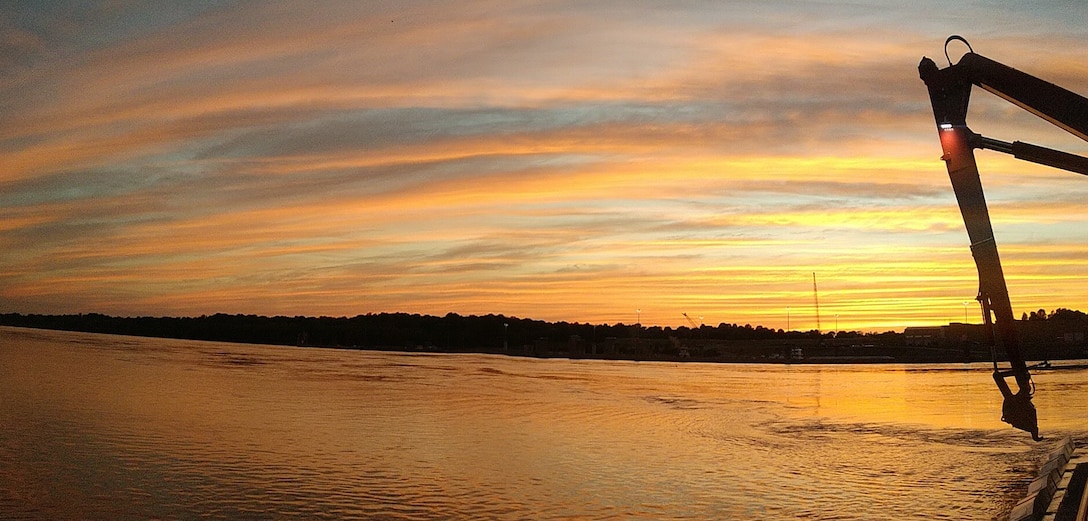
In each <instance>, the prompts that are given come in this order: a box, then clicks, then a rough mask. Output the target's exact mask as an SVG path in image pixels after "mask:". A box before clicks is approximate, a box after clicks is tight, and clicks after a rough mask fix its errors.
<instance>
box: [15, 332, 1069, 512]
mask: <svg viewBox="0 0 1088 521" xmlns="http://www.w3.org/2000/svg"><path fill="white" fill-rule="evenodd" d="M0 341H2V342H0V346H2V347H0V350H2V353H0V355H2V356H3V357H4V364H3V365H2V366H0V396H3V397H4V399H3V401H2V402H0V421H2V422H3V425H4V426H5V429H3V431H2V432H0V483H4V484H6V485H3V487H4V488H2V489H0V517H4V518H14V519H20V518H22V519H42V518H51V519H147V518H153V517H158V518H166V519H177V518H190V517H199V516H206V517H211V518H218V519H238V518H275V517H291V518H327V519H374V518H381V519H450V518H489V519H525V518H578V519H632V518H654V519H658V518H668V519H684V518H689V519H707V518H731V517H738V516H749V517H755V518H761V519H796V518H805V517H808V518H816V519H826V518H834V519H876V518H893V517H900V518H912V519H913V518H932V519H992V518H994V517H997V516H999V515H1001V514H1002V513H1003V512H1005V511H1007V509H1008V508H1009V507H1010V506H1011V504H1012V503H1013V502H1015V500H1016V499H1018V498H1019V496H1020V495H1021V494H1022V493H1023V490H1024V489H1025V487H1026V483H1027V480H1029V479H1030V477H1031V476H1032V474H1033V472H1034V464H1035V462H1036V460H1037V459H1038V458H1039V457H1040V456H1041V455H1042V454H1043V452H1045V450H1046V449H1047V448H1048V446H1046V445H1042V446H1040V445H1037V444H1033V443H1031V442H1030V440H1028V439H1026V437H1025V436H1021V435H1020V434H1019V433H1018V432H1017V431H1013V430H1012V429H1010V428H1008V427H1007V426H1005V425H1004V424H1002V423H1001V422H1000V420H999V418H997V417H996V416H998V414H996V411H999V410H1000V403H999V400H1000V397H999V396H993V395H994V394H995V392H994V391H993V389H992V383H991V381H990V377H989V372H988V368H987V367H986V366H984V365H980V366H977V367H976V366H927V370H917V369H916V368H911V367H905V366H832V367H827V366H825V367H819V366H769V365H736V366H727V365H713V364H663V363H634V362H605V361H567V360H535V359H519V358H506V357H497V356H485V355H419V354H416V355H408V354H392V353H370V352H359V351H334V350H320V349H298V348H283V347H265V346H244V345H229V344H217V343H204V342H185V341H174V340H159V339H132V338H125V337H111V336H99V335H85V334H75V333H57V332H41V331H32V330H18V329H3V328H0ZM1086 377H1088V372H1086V371H1085V370H1070V371H1052V372H1042V373H1040V374H1039V375H1037V377H1036V381H1037V383H1038V385H1039V388H1040V392H1039V394H1038V395H1037V398H1036V400H1037V403H1038V406H1039V410H1040V414H1041V418H1040V422H1041V423H1042V424H1043V425H1045V426H1046V429H1047V430H1048V434H1051V435H1055V436H1056V435H1058V434H1062V433H1065V434H1072V435H1074V436H1077V437H1080V438H1084V426H1083V424H1082V423H1081V419H1082V418H1084V417H1085V415H1084V413H1085V407H1086V405H1088V399H1086V398H1085V396H1086V394H1085V393H1084V391H1085V386H1086V385H1088V383H1086Z"/></svg>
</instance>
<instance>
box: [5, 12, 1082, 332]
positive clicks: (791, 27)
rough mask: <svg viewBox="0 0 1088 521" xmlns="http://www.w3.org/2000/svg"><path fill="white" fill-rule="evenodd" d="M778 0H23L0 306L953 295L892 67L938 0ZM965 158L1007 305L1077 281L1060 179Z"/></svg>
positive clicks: (949, 200)
mask: <svg viewBox="0 0 1088 521" xmlns="http://www.w3.org/2000/svg"><path fill="white" fill-rule="evenodd" d="M796 7H797V6H785V5H779V4H775V3H773V2H772V3H763V4H759V5H743V6H742V5H739V4H738V5H713V4H709V5H693V6H686V7H685V8H684V9H676V10H669V12H667V13H666V12H658V11H655V12H654V13H653V16H651V15H650V14H651V13H646V12H643V11H642V9H643V8H645V6H643V7H633V6H632V7H631V11H630V12H626V10H625V12H624V13H609V14H612V15H615V16H601V15H602V13H601V12H600V10H601V9H602V7H600V6H590V5H584V4H578V3H569V4H564V5H563V8H562V9H555V8H550V9H549V8H545V7H542V6H520V7H518V6H513V5H498V4H484V3H474V2H470V3H468V4H465V5H463V6H460V7H458V8H453V7H451V6H442V5H429V4H422V5H411V6H407V5H397V4H390V5H375V4H356V3H345V4H324V5H322V6H320V7H315V8H307V9H306V13H300V12H297V10H298V8H297V7H291V6H283V7H282V8H279V9H269V10H261V9H255V8H254V7H253V6H251V5H246V4H238V5H234V4H229V3H228V4H225V5H221V6H210V5H209V6H203V7H200V8H196V7H192V8H182V7H178V6H176V7H172V8H170V9H166V8H163V9H158V10H152V9H144V8H140V7H139V6H132V7H130V8H129V9H128V10H119V11H109V10H107V9H105V8H103V9H98V8H95V7H88V8H87V12H85V13H83V15H82V18H79V19H76V18H71V17H69V16H66V15H65V16H62V15H59V14H57V13H53V12H47V11H42V12H37V11H34V10H33V9H32V8H31V9H29V10H24V12H22V13H21V14H20V16H17V17H9V18H11V19H12V20H15V21H13V22H10V23H7V22H5V23H0V41H8V42H24V44H23V45H20V46H15V47H13V49H12V51H11V52H10V53H9V54H8V55H5V56H0V70H3V71H4V72H5V75H4V76H3V77H4V79H3V80H0V93H3V94H4V96H3V98H4V99H8V100H14V101H12V102H10V103H7V104H2V103H0V108H2V109H3V110H0V121H2V122H4V123H5V124H4V125H0V187H2V189H0V312H23V313H79V312H102V313H110V314H117V315H201V314H212V313H216V312H227V313H255V314H265V315H275V314H283V315H291V316H294V315H331V316H353V315H357V314H365V313H370V312H375V313H376V312H410V313H426V314H433V315H444V314H446V313H449V312H454V313H460V314H490V313H494V314H505V315H509V316H520V317H527V318H534V319H541V320H552V321H558V320H565V321H575V322H596V323H616V322H624V323H633V322H634V321H635V320H636V319H635V318H634V315H635V313H634V312H633V310H634V309H641V310H642V312H641V319H640V320H641V322H642V323H643V324H644V325H663V326H664V325H669V326H679V325H685V324H686V321H685V319H684V317H683V313H688V314H689V315H692V316H703V317H705V321H706V323H707V324H717V323H722V322H724V323H738V324H745V323H749V324H752V325H763V326H765V327H771V328H783V327H785V324H786V310H787V308H789V309H790V310H792V311H791V312H792V314H793V316H791V318H790V327H791V328H792V329H809V328H814V327H815V325H816V317H815V313H814V310H809V308H808V306H811V302H812V287H811V274H812V273H813V272H816V273H817V274H818V276H819V280H820V311H821V314H822V315H823V317H824V318H823V326H824V329H827V324H828V323H830V322H829V320H828V319H827V318H826V317H831V316H834V315H838V324H839V328H840V329H860V330H887V329H897V330H898V329H902V328H903V327H906V326H911V325H936V324H944V323H948V322H950V321H961V320H963V305H962V302H964V301H970V300H972V299H973V298H974V295H975V293H976V292H977V284H978V282H977V276H976V273H975V269H974V264H973V262H972V260H971V255H970V251H969V248H968V245H967V241H968V240H967V237H966V233H965V232H964V230H963V224H962V220H961V219H960V216H959V213H958V210H957V207H956V203H955V199H954V196H953V194H952V192H951V188H950V186H949V183H948V179H947V175H946V174H945V170H944V165H943V163H942V162H941V161H940V160H939V159H938V156H939V155H940V145H939V142H938V136H937V135H935V132H934V129H933V123H932V119H931V112H930V108H929V106H928V102H927V99H926V97H925V88H924V85H923V84H922V83H921V81H920V80H918V78H917V71H916V70H915V67H914V63H917V60H918V58H919V57H920V56H921V55H923V54H928V55H931V56H935V55H937V53H939V52H940V47H939V45H940V42H941V41H943V38H944V37H945V36H947V34H952V33H955V32H957V28H955V27H954V26H955V25H958V24H957V23H955V21H934V22H927V23H928V24H930V25H926V26H920V27H919V28H916V29H913V30H908V29H904V28H903V27H902V25H901V23H900V20H902V19H904V17H911V18H913V19H921V18H922V17H920V16H917V15H919V13H925V12H927V10H931V9H934V8H935V5H931V6H926V5H919V6H897V7H895V8H889V6H873V5H869V6H866V5H841V6H839V5H834V6H827V10H826V11H820V12H815V11H811V9H808V8H806V9H801V11H805V13H807V14H805V13H799V12H797V9H795V8H796ZM968 9H969V10H971V11H972V14H973V15H977V16H976V17H975V18H972V19H973V20H975V19H978V20H984V21H985V20H991V18H990V17H991V16H993V15H991V14H989V13H983V12H979V11H978V10H977V9H975V8H968ZM1021 14H1022V15H1023V16H1024V17H1025V18H1024V20H1025V22H1024V24H1023V25H1022V27H1023V31H1025V32H1030V31H1042V30H1043V29H1042V28H1045V30H1046V32H1047V34H1048V38H1050V37H1052V38H1053V40H1052V41H1056V42H1077V41H1081V40H1083V37H1085V36H1088V35H1085V34H1084V32H1085V30H1084V29H1083V28H1080V27H1079V26H1078V27H1072V26H1064V25H1063V26H1061V27H1060V28H1058V29H1055V28H1054V27H1053V25H1054V24H1053V23H1052V22H1053V19H1052V18H1050V15H1052V14H1053V13H1050V11H1048V10H1046V9H1038V10H1032V11H1030V12H1029V11H1027V10H1025V11H1024V12H1023V13H1021ZM116 17H120V19H117V20H115V18H116ZM390 20H393V22H390ZM813 20H816V21H818V23H812V21H813ZM107 22H109V23H107ZM122 22H123V23H122ZM994 23H997V22H994ZM859 24H860V25H859ZM102 27H111V28H112V29H111V30H112V31H115V32H108V31H106V30H105V29H103V28H102ZM104 31H106V32H104ZM874 31H879V32H880V34H884V35H885V37H882V38H881V41H880V42H873V41H872V40H871V38H870V36H869V35H871V34H874ZM1025 34H1026V33H1025ZM972 42H973V43H976V42H977V43H978V44H979V45H977V47H978V48H979V49H980V52H983V54H986V55H988V56H993V57H995V58H999V59H1001V60H1002V61H1004V62H1006V63H1009V64H1010V65H1014V66H1017V65H1022V66H1023V67H1024V69H1025V70H1029V71H1030V72H1031V73H1032V74H1036V75H1039V76H1041V77H1044V78H1051V77H1052V78H1056V79H1061V80H1067V79H1068V80H1073V81H1079V80H1080V79H1083V77H1084V74H1083V72H1084V67H1088V53H1085V52H1083V51H1081V50H1079V48H1078V47H1076V46H1071V45H1064V46H1063V45H1054V46H1053V47H1049V44H1047V45H1048V49H1047V59H1045V60H1036V59H1035V58H1034V57H1033V54H1032V53H1031V52H1027V51H1025V50H1023V48H1021V47H1019V46H1020V45H1022V44H1023V41H1022V37H1007V38H1006V37H1000V36H997V35H994V34H993V33H986V36H985V37H979V38H974V39H972ZM1032 45H1033V46H1036V47H1037V46H1038V45H1036V44H1032ZM982 49H986V50H985V51H983V50H982ZM1068 87H1074V88H1075V87H1077V85H1068ZM973 117H974V116H973ZM977 117H978V119H979V124H980V126H982V125H986V126H987V128H988V129H993V130H994V132H996V134H995V135H998V134H1002V137H1005V136H1004V135H1003V134H1009V135H1013V138H1014V139H1016V138H1023V139H1025V140H1028V141H1033V142H1043V143H1045V142H1047V141H1046V139H1036V138H1037V137H1040V136H1042V135H1043V131H1042V130H1039V129H1038V128H1037V127H1035V126H1032V125H1030V124H1023V121H1024V120H1023V119H1022V118H1021V117H1020V116H1015V115H1013V113H1012V111H1011V110H1010V107H1006V106H1003V105H1000V104H997V103H994V102H992V101H986V100H980V101H979V114H978V116H977ZM1057 132H1058V133H1060V131H1057ZM1019 133H1023V134H1024V135H1023V136H1021V135H1019ZM1057 139H1058V140H1059V141H1060V142H1062V143H1067V142H1068V141H1062V140H1063V139H1065V138H1057ZM979 162H980V165H981V166H982V170H983V176H984V180H983V182H984V184H985V186H986V193H987V198H988V200H989V203H990V210H991V218H992V220H993V224H994V228H995V232H996V234H997V240H998V244H999V250H1000V252H1001V254H1002V259H1003V263H1004V266H1005V272H1006V277H1007V278H1008V283H1009V287H1010V293H1011V294H1012V298H1013V304H1014V309H1015V310H1016V311H1017V313H1019V312H1020V310H1022V309H1024V310H1030V309H1038V308H1047V309H1053V308H1056V307H1068V308H1074V309H1076V308H1081V309H1088V284H1080V283H1079V281H1080V280H1084V279H1085V276H1086V275H1088V267H1084V266H1082V263H1081V262H1080V261H1081V260H1082V259H1083V258H1084V255H1085V253H1088V252H1086V251H1085V248H1086V247H1085V246H1084V244H1085V238H1086V235H1085V234H1086V232H1085V230H1088V226H1086V224H1088V210H1085V208H1084V206H1083V204H1082V202H1083V201H1084V199H1085V196H1088V183H1085V182H1084V181H1083V180H1081V179H1076V178H1073V179H1070V178H1065V177H1062V176H1061V175H1059V174H1055V173H1054V172H1053V171H1052V170H1048V169H1045V168H1043V167H1038V166H1031V165H1024V164H1022V163H1020V162H1017V161H1016V160H1013V159H1009V158H1005V157H994V156H993V155H985V156H983V155H982V154H981V153H980V156H979Z"/></svg>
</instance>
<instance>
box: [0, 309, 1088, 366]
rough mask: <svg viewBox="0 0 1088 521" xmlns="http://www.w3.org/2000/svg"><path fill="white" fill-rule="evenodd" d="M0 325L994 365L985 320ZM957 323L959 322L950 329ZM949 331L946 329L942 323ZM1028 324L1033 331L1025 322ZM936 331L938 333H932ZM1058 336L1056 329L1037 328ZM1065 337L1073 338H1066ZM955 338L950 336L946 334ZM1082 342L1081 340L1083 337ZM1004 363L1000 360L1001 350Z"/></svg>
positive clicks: (80, 319)
mask: <svg viewBox="0 0 1088 521" xmlns="http://www.w3.org/2000/svg"><path fill="white" fill-rule="evenodd" d="M0 325H6V326H14V327H27V328H35V329H46V330H60V331H80V332H87V333H107V334H118V335H129V336H138V337H150V338H174V339H182V340H205V341H218V342H234V343H243V344H266V345H281V346H301V347H321V348H332V349H360V350H370V351H398V352H409V353H411V352H436V353H488V354H502V355H510V356H524V357H532V358H570V359H602V360H631V361H664V362H688V361H690V362H718V363H784V364H785V363H792V364H880V363H956V362H961V363H962V362H981V361H991V360H992V359H991V356H990V349H989V347H988V345H987V344H985V343H984V342H981V341H980V340H982V337H984V331H981V327H980V326H974V325H965V324H952V325H950V326H946V327H945V328H943V329H942V328H928V329H932V330H934V332H935V333H934V335H935V336H933V337H926V338H922V337H920V336H919V334H918V333H917V332H915V334H914V336H911V335H908V334H906V333H896V332H886V333H879V334H874V333H864V334H863V333H857V332H826V333H821V332H817V331H805V332H802V331H782V330H772V329H768V328H764V327H762V326H756V327H753V326H750V325H743V326H739V325H736V324H724V323H723V324H719V325H718V326H714V327H711V326H705V325H704V326H701V327H698V328H688V327H683V326H681V327H679V328H676V329H673V328H667V327H666V328H662V327H657V326H653V327H645V326H642V325H638V324H636V325H625V324H615V325H604V324H597V325H594V324H577V323H567V322H558V323H549V322H543V321H538V320H530V319H521V318H516V317H505V316H502V315H486V316H461V315H455V314H448V315H446V316H444V317H435V316H428V315H415V314H406V313H383V314H372V315H359V316H356V317H352V318H347V317H263V316H256V315H225V314H217V315H210V316H201V317H182V318H175V317H111V316H108V315H101V314H94V313H91V314H81V315H21V314H16V313H8V314H0ZM954 326H955V327H954ZM949 328H952V329H950V331H945V329H949ZM956 328H958V329H956ZM1023 329H1025V330H1028V329H1030V328H1027V327H1026V325H1025V326H1024V327H1023ZM937 333H940V337H937V336H936V334H937ZM1036 334H1037V336H1039V337H1040V338H1049V339H1053V338H1056V336H1055V334H1054V333H1053V332H1045V333H1036ZM1067 336H1068V335H1067ZM950 337H951V339H950ZM1077 338H1082V337H1077ZM1027 340H1028V341H1027V342H1025V345H1024V347H1023V349H1024V350H1025V351H1027V352H1028V355H1029V356H1028V359H1029V360H1070V359H1084V358H1088V350H1086V349H1085V345H1084V342H1083V341H1081V342H1080V343H1065V344H1059V345H1053V343H1040V342H1038V341H1032V340H1033V339H1032V338H1030V337H1029V338H1027ZM998 357H999V360H1002V361H1003V357H1002V356H1001V353H999V356H998Z"/></svg>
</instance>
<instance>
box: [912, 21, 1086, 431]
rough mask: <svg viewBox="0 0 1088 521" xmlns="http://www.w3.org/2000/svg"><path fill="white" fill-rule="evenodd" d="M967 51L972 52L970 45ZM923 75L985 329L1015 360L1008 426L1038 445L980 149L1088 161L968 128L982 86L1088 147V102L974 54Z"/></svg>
mask: <svg viewBox="0 0 1088 521" xmlns="http://www.w3.org/2000/svg"><path fill="white" fill-rule="evenodd" d="M952 40H959V41H962V42H963V43H965V44H966V43H967V41H966V40H964V39H963V38H961V37H959V36H950V37H949V38H948V39H947V40H945V48H946V49H945V56H946V57H947V55H948V51H947V46H948V43H949V42H951V41H952ZM967 47H968V49H969V50H971V49H970V48H971V46H970V44H967ZM918 73H919V75H920V76H921V78H922V81H924V82H925V84H926V87H927V88H928V89H929V99H930V103H931V104H932V106H933V117H934V120H935V122H936V124H937V133H938V136H939V137H940V140H941V149H942V151H943V152H944V155H943V156H942V157H941V159H943V160H944V161H945V164H946V166H947V168H948V176H949V178H950V179H951V181H952V189H953V191H954V192H955V194H956V200H957V202H958V203H959V207H960V214H961V215H962V216H963V222H964V225H965V226H966V228H967V235H968V238H969V239H970V241H971V254H972V256H973V257H974V259H975V266H976V267H977V268H978V277H979V292H978V301H979V302H980V303H981V304H982V311H983V322H984V323H985V324H987V325H989V326H991V328H992V329H991V330H992V333H993V337H994V344H995V346H999V347H1002V348H1004V350H1005V352H1006V354H1007V355H1008V357H1009V365H1010V369H1009V370H1008V371H1000V370H997V362H996V358H995V362H994V369H995V371H994V379H995V381H997V384H998V388H999V389H1000V390H1001V392H1002V394H1003V395H1004V397H1005V403H1004V405H1003V407H1002V413H1003V417H1002V420H1004V421H1006V422H1008V423H1010V424H1012V425H1013V426H1014V427H1016V428H1019V429H1023V430H1025V431H1028V432H1030V433H1031V435H1032V438H1034V439H1037V440H1038V439H1041V438H1039V427H1038V420H1037V417H1036V413H1035V406H1034V405H1033V404H1032V403H1031V397H1032V395H1033V393H1034V387H1033V385H1032V381H1031V374H1030V372H1029V371H1028V368H1027V364H1026V363H1025V362H1024V359H1023V357H1022V356H1021V354H1020V345H1019V339H1018V337H1017V333H1016V325H1015V321H1014V317H1013V312H1012V304H1011V303H1010V301H1009V291H1008V288H1007V287H1006V285H1005V276H1004V274H1003V272H1002V270H1001V260H1000V258H999V256H998V253H997V243H996V242H995V241H994V233H993V228H992V226H991V224H990V216H989V212H988V210H987V208H986V198H985V196H984V195H983V192H982V182H981V180H980V179H979V174H978V165H977V164H976V163H975V156H974V149H975V148H986V149H991V150H996V151H999V152H1005V153H1009V154H1012V155H1014V156H1015V157H1017V158H1020V159H1024V160H1027V161H1032V162H1036V163H1041V164H1045V165H1049V166H1053V167H1056V168H1061V169H1065V170H1069V171H1073V172H1077V173H1081V174H1086V175H1088V159H1086V158H1083V157H1080V156H1076V155H1073V154H1068V153H1066V152H1061V151H1057V150H1051V149H1048V148H1045V147H1040V146H1037V145H1030V144H1027V143H1021V142H1019V141H1016V142H1013V143H1006V142H1003V141H998V140H996V139H990V138H986V137H983V136H980V135H978V134H975V133H974V132H972V131H971V130H970V129H969V128H968V127H967V107H968V104H969V103H970V99H971V88H972V86H975V85H977V86H979V87H982V88H983V89H986V90H988V91H990V92H993V93H994V94H996V95H998V96H1000V97H1001V98H1004V99H1005V100H1007V101H1009V102H1011V103H1013V104H1015V105H1017V106H1019V107H1021V108H1023V109H1025V110H1027V111H1029V112H1031V113H1033V114H1035V115H1036V116H1039V117H1040V118H1043V119H1045V120H1046V121H1049V122H1050V123H1052V124H1054V125H1056V126H1058V127H1061V128H1062V129H1065V130H1066V131H1068V132H1070V133H1072V134H1073V135H1075V136H1077V137H1080V138H1081V139H1084V140H1088V99H1086V98H1084V97H1083V96H1080V95H1079V94H1076V93H1074V92H1071V91H1068V90H1066V89H1063V88H1061V87H1059V86H1057V85H1054V84H1052V83H1049V82H1047V81H1043V80H1041V79H1039V78H1036V77H1034V76H1031V75H1030V74H1026V73H1024V72H1021V71H1018V70H1016V69H1013V68H1012V67H1009V66H1006V65H1003V64H1001V63H998V62H996V61H993V60H991V59H989V58H986V57H984V56H981V55H978V54H975V53H974V51H973V50H971V52H968V53H967V54H965V55H964V56H963V57H962V58H961V59H960V61H959V63H957V64H955V65H952V64H951V63H950V64H949V66H948V67H946V68H944V69H939V68H938V67H937V64H935V63H934V62H933V60H931V59H929V58H922V61H921V63H919V64H918ZM1006 376H1012V377H1014V378H1015V380H1016V383H1017V387H1018V390H1017V392H1015V393H1014V392H1012V390H1011V389H1010V388H1009V386H1008V384H1007V383H1006V382H1005V377H1006Z"/></svg>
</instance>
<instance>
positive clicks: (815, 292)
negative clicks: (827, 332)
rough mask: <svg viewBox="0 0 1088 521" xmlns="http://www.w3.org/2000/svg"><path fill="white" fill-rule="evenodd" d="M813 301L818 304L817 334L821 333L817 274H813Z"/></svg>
mask: <svg viewBox="0 0 1088 521" xmlns="http://www.w3.org/2000/svg"><path fill="white" fill-rule="evenodd" d="M812 301H813V302H815V303H816V332H817V333H819V332H820V294H819V293H818V292H817V291H816V272H815V271H814V272H812Z"/></svg>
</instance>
